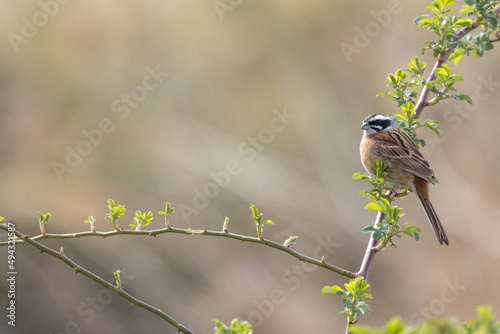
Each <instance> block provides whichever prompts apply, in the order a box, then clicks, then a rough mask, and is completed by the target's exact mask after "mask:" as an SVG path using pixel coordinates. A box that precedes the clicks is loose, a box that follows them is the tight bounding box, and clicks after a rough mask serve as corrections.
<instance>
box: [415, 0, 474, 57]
mask: <svg viewBox="0 0 500 334" xmlns="http://www.w3.org/2000/svg"><path fill="white" fill-rule="evenodd" d="M451 6H455V2H454V0H435V1H433V2H432V4H431V5H430V6H429V7H427V8H426V10H428V11H430V12H431V13H432V15H422V16H420V17H417V18H416V19H415V20H414V21H413V22H414V23H415V24H418V25H419V26H420V28H427V29H429V30H431V31H432V32H434V33H435V34H436V35H437V36H438V40H437V41H429V42H427V43H425V44H424V46H423V47H422V50H421V52H422V54H423V53H424V52H425V50H428V49H431V50H433V56H434V58H437V57H438V56H439V57H441V58H443V57H444V56H445V55H446V53H448V51H450V50H451V49H452V48H454V47H456V46H457V45H456V43H454V42H453V38H454V37H455V35H456V32H457V29H460V28H463V27H469V28H470V27H471V26H472V22H473V21H472V19H471V18H462V17H461V16H454V15H449V14H452V13H453V12H452V10H451V9H450V8H448V7H451ZM452 43H454V44H452Z"/></svg>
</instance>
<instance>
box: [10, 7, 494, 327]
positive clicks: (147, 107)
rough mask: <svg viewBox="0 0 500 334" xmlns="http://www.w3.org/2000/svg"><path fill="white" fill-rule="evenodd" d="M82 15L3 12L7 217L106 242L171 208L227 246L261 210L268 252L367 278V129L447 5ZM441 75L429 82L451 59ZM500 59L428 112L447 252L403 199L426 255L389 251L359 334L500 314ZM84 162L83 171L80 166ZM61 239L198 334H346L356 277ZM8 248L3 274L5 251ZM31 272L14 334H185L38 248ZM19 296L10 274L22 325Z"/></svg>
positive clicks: (178, 238) (187, 239) (162, 245)
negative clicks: (115, 210)
mask: <svg viewBox="0 0 500 334" xmlns="http://www.w3.org/2000/svg"><path fill="white" fill-rule="evenodd" d="M61 2H64V1H61ZM66 2H67V3H60V2H58V1H55V0H45V1H40V2H38V1H7V2H4V3H2V8H3V9H2V11H1V12H0V29H1V32H2V33H1V34H2V36H3V37H2V39H1V40H0V44H1V48H0V50H1V51H0V71H1V76H0V157H1V158H0V215H1V216H4V217H5V218H6V219H7V220H10V221H13V222H15V223H16V226H17V228H18V229H19V230H20V231H22V232H23V233H27V234H31V235H37V234H39V229H38V218H37V213H38V212H42V213H45V212H50V213H52V217H53V221H52V223H50V224H49V225H48V226H47V227H46V228H47V231H48V232H51V233H68V232H77V231H84V230H87V229H88V225H85V224H84V223H83V221H84V220H86V219H87V218H88V216H89V215H92V216H94V217H96V218H97V223H96V228H97V230H99V231H106V230H111V229H112V226H111V223H110V221H108V220H104V215H105V214H106V212H107V204H106V200H107V199H108V198H112V199H114V200H115V202H116V203H117V204H123V205H125V207H126V208H127V213H126V216H125V217H122V218H121V219H120V220H119V225H120V226H121V227H127V225H128V224H130V223H131V221H132V217H133V213H134V211H135V210H142V211H143V212H144V211H146V212H148V211H152V212H153V213H154V214H155V219H154V220H153V222H152V224H151V225H150V226H149V227H151V228H161V227H162V226H163V219H162V218H161V217H160V216H158V215H157V214H156V213H157V211H158V210H163V209H164V207H165V202H166V201H169V202H171V203H172V205H173V206H174V208H175V209H176V213H175V214H174V216H173V217H172V219H171V222H172V225H173V226H175V227H182V228H187V227H190V228H192V229H211V230H220V229H221V228H222V222H223V220H224V217H226V216H227V217H229V218H230V224H229V230H230V231H232V232H235V233H240V234H245V235H255V227H254V223H253V221H252V219H251V214H250V210H249V206H250V204H251V203H254V204H255V205H257V206H258V208H259V209H260V211H261V212H262V213H264V219H272V220H273V221H275V222H276V226H270V227H267V228H266V229H265V236H266V237H267V238H270V239H272V240H276V241H284V240H285V239H287V238H288V237H289V236H290V235H297V236H299V239H298V244H297V245H296V246H293V248H294V249H296V250H298V251H300V252H302V253H304V254H307V255H311V256H312V255H313V254H314V253H315V251H316V252H319V254H320V256H321V255H326V256H327V260H328V262H330V263H333V264H336V265H338V266H341V267H343V268H346V269H348V270H351V271H357V270H358V268H359V265H360V263H361V260H362V257H363V254H364V252H365V247H366V243H367V241H368V235H366V234H363V233H361V229H362V228H363V227H364V226H366V225H369V224H372V222H373V219H374V213H373V212H371V211H367V210H364V209H363V208H364V206H365V204H366V200H365V199H364V198H362V197H360V196H359V195H358V192H359V190H361V189H366V187H367V184H364V183H362V182H361V181H355V180H352V178H351V177H352V175H353V173H355V172H362V171H363V170H362V165H361V163H360V161H359V153H358V146H359V141H360V138H361V130H360V125H361V120H362V119H363V118H364V117H365V116H366V115H368V114H370V113H374V112H378V113H385V114H394V113H396V112H397V111H398V109H397V107H396V105H395V103H393V102H392V101H389V100H388V99H387V100H386V99H381V98H377V97H376V94H378V93H380V92H383V91H385V90H386V87H385V85H386V76H387V73H389V72H394V71H395V70H397V69H398V68H405V67H406V65H407V63H408V62H409V60H410V59H411V57H412V56H414V55H419V53H420V47H421V45H422V44H423V43H424V42H425V41H427V40H428V39H430V38H431V37H432V36H431V35H430V33H428V32H427V31H424V30H419V29H418V28H417V27H415V26H414V25H413V23H412V22H413V19H414V18H415V17H416V16H419V15H422V14H424V13H425V10H424V8H425V7H426V6H427V5H428V2H426V1H401V2H399V1H378V0H377V1H370V2H360V1H354V2H353V1H335V0H315V1H295V2H290V1H285V0H266V1H243V0H242V1H225V0H221V1H193V0H184V1H167V2H159V1H140V2H139V1H130V0H127V1H124V0H121V1H105V2H102V1H96V0H89V1H76V0H75V1H66ZM459 4H460V2H459ZM224 5H225V6H224ZM34 23H36V24H37V25H38V27H37V26H36V25H35V26H34V27H33V26H30V25H31V24H34ZM359 31H363V32H364V34H366V32H367V31H368V33H369V36H368V35H367V37H365V38H363V36H361V34H360V33H359ZM342 43H344V44H342ZM342 45H343V46H344V48H346V47H347V48H349V47H348V46H347V45H350V46H351V49H349V50H351V51H352V52H348V53H347V54H346V53H345V52H343V51H342V48H341V46H342ZM353 48H355V49H353ZM423 59H424V60H425V61H427V62H428V71H429V70H430V68H431V67H432V66H433V64H434V62H433V59H432V58H431V57H430V55H427V54H426V55H425V56H423ZM499 60H500V53H499V51H498V50H496V49H494V50H492V51H490V52H487V53H486V54H485V56H484V57H482V58H481V59H475V58H474V57H470V58H467V59H464V60H462V61H461V62H460V63H459V66H458V67H456V68H455V67H453V66H452V69H453V71H454V72H455V73H457V74H460V75H462V76H464V78H465V79H466V81H465V82H463V83H459V84H457V88H459V89H460V92H461V93H466V94H469V95H470V96H471V97H472V98H473V100H474V104H473V106H467V108H466V107H465V106H464V104H465V102H458V101H445V102H444V103H442V104H440V105H438V106H436V107H433V108H432V109H431V108H429V109H426V110H425V112H424V115H423V118H424V119H425V118H432V119H436V120H438V121H439V122H440V129H441V131H442V136H441V138H437V137H436V136H435V135H433V134H432V133H431V131H429V130H428V129H422V130H421V131H420V132H419V135H420V136H421V137H422V138H424V139H426V140H427V142H428V145H427V147H426V148H425V149H424V150H423V152H424V154H425V155H426V156H427V158H428V160H429V161H430V162H431V164H432V166H433V168H434V170H435V172H436V175H437V176H438V178H439V180H440V184H439V185H438V186H436V187H432V199H433V202H434V206H435V207H436V209H437V210H438V213H439V216H440V217H441V220H442V222H443V224H444V226H445V228H446V231H447V233H448V236H449V239H450V246H449V247H445V246H440V245H439V244H438V243H437V241H436V240H435V238H434V235H433V233H432V231H431V229H430V227H429V224H428V222H427V220H426V218H425V215H424V213H423V211H422V209H421V207H420V204H419V203H418V201H417V200H416V198H415V197H414V196H409V197H408V198H405V199H401V200H398V202H399V205H400V206H402V207H404V211H405V212H406V216H405V218H406V219H407V220H408V221H409V222H410V223H411V224H414V225H418V226H420V227H421V228H422V229H423V232H422V236H421V240H420V241H418V242H415V241H414V240H411V239H410V238H402V239H401V240H398V242H397V245H398V248H397V249H388V250H386V251H384V252H383V253H381V254H378V255H377V257H376V259H375V262H374V266H373V268H372V270H371V273H370V283H371V284H372V286H373V291H372V292H373V294H374V296H375V299H374V300H373V301H371V305H372V307H373V309H374V310H375V313H373V314H369V315H367V316H366V317H364V318H363V319H362V323H366V324H371V325H381V324H383V323H385V322H386V321H387V320H388V319H390V318H391V317H393V316H401V317H403V318H404V319H405V320H407V321H409V322H412V323H418V322H420V321H423V320H424V319H425V318H427V317H430V316H435V317H438V318H445V317H454V318H457V319H460V320H465V319H468V318H471V317H474V316H475V309H476V307H477V306H478V305H485V304H490V305H492V306H493V307H494V310H496V311H497V312H498V310H499V309H500V302H499V298H498V296H499V292H500V291H499V285H498V284H497V282H498V274H499V272H500V269H499V267H498V260H499V257H500V245H499V243H498V234H499V232H500V225H499V224H498V223H499V218H498V217H499V216H500V209H499V206H498V203H499V200H500V195H499V193H498V189H499V187H500V181H499V178H498V166H499V165H500V152H499V150H498V135H497V133H498V124H499V123H500V115H499V113H498V110H499V107H498V106H499V102H500V67H499V66H498V64H499ZM151 72H156V80H154V78H155V77H153V76H151V74H150V73H151ZM167 73H168V74H167ZM427 73H428V72H427ZM144 82H146V86H145V83H144ZM153 86H156V87H154V88H153ZM145 87H147V88H148V89H145ZM127 99H128V100H127ZM127 101H128V102H127ZM278 114H280V115H288V116H286V117H285V116H282V118H277V116H276V115H278ZM283 119H284V121H283ZM103 122H104V123H103ZM103 124H104V125H103ZM99 127H103V128H104V130H106V131H107V132H106V133H102V138H101V137H100V136H99V135H98V134H96V131H93V130H94V129H96V128H97V129H98V128H99ZM85 132H90V133H93V134H94V144H92V145H90V146H89V145H88V144H85V140H88V139H87V138H86V136H85V134H84V133H85ZM78 149H79V150H80V151H81V152H84V156H82V155H81V154H80V158H81V159H78V158H75V157H70V158H68V152H70V151H71V150H75V151H76V150H78ZM67 159H69V160H68V161H67ZM234 161H236V163H237V166H238V167H239V168H236V169H232V171H233V174H234V175H230V178H229V179H227V178H226V179H224V178H222V179H221V180H223V182H224V183H223V187H219V186H218V187H214V183H213V179H212V177H211V175H214V173H215V174H216V173H218V175H222V174H221V173H220V171H223V170H226V169H227V168H228V167H227V166H228V163H229V164H230V165H231V164H233V165H234V164H235V162H234ZM68 163H70V164H71V166H70V165H68ZM62 165H65V166H66V167H62ZM54 166H58V169H57V171H58V172H57V171H56V169H55V168H54ZM230 168H234V166H233V167H230ZM235 170H236V171H235ZM206 191H208V192H209V193H210V194H211V195H210V196H211V198H207V199H206V200H205V201H204V200H203V199H202V198H201V197H200V195H199V193H203V192H206ZM196 194H198V195H196ZM1 235H2V236H3V237H2V238H3V239H6V238H7V237H6V234H5V233H1ZM44 244H45V245H47V246H50V247H52V248H54V249H59V248H60V247H64V249H65V252H66V255H67V256H68V257H69V258H71V259H73V260H74V261H75V262H77V263H78V264H80V265H83V266H84V267H86V268H88V269H89V270H91V271H93V272H94V273H96V274H98V275H100V276H101V277H104V278H106V279H109V280H110V281H112V280H113V271H114V270H117V269H121V270H122V273H123V277H124V279H125V281H126V291H128V292H129V293H131V294H133V295H135V296H137V297H139V298H140V299H142V300H144V301H146V302H148V303H150V304H152V305H154V306H156V307H158V308H160V309H162V310H164V311H165V312H166V313H168V314H170V315H171V316H173V317H174V318H175V319H177V320H178V321H180V322H181V323H183V324H185V325H186V326H187V327H189V328H190V329H191V330H193V331H194V332H196V333H211V332H212V328H213V323H212V322H211V321H212V319H213V318H218V319H220V320H222V321H224V322H229V321H230V320H231V319H232V318H234V317H239V318H240V319H245V320H249V321H251V322H253V324H254V329H255V333H340V332H341V331H342V330H343V328H344V325H345V318H344V317H343V316H340V317H339V316H337V312H339V311H340V310H341V309H342V306H341V302H340V300H339V298H336V297H335V296H333V295H322V294H321V288H322V287H323V286H324V285H335V284H343V283H345V282H346V281H347V279H345V278H344V277H341V276H339V275H336V274H334V273H331V272H328V271H325V270H319V269H316V268H313V267H311V266H304V267H303V266H302V264H301V263H300V262H299V261H297V260H296V259H295V258H292V257H290V256H288V255H286V254H284V253H281V252H279V251H275V250H272V249H270V248H266V247H261V246H259V245H256V244H247V243H241V242H237V241H234V240H226V239H219V238H213V237H197V236H185V235H174V234H168V235H161V236H159V237H157V238H155V239H153V238H148V237H137V238H136V237H130V236H122V237H113V238H108V239H101V238H82V239H75V240H72V239H70V240H45V241H44ZM322 245H323V246H322ZM325 245H327V246H326V247H325ZM320 246H322V247H320ZM318 247H320V248H318ZM0 253H1V254H2V255H1V256H2V258H3V259H2V260H0V263H1V264H2V266H1V268H3V269H2V271H3V272H5V274H4V275H2V276H3V277H6V272H7V268H6V267H5V266H4V264H5V263H6V257H7V252H6V249H5V247H4V248H3V249H2V250H0ZM16 258H17V259H16V265H17V270H18V275H17V288H16V292H17V296H16V302H17V304H16V305H17V322H16V327H15V328H12V327H10V326H8V325H7V321H6V319H5V316H3V317H2V319H3V320H1V321H0V332H2V333H35V332H36V333H54V334H55V333H70V332H71V333H73V332H74V333H104V332H105V333H139V332H141V333H159V332H162V333H176V332H177V331H176V329H174V328H173V327H171V326H170V325H168V324H167V323H165V322H164V321H163V320H161V319H160V318H158V317H156V316H154V315H152V314H150V313H148V312H146V311H144V310H142V309H140V308H137V307H133V306H131V305H130V304H129V303H128V302H127V301H125V300H123V299H121V298H119V297H117V296H115V295H111V294H109V293H108V292H106V291H105V290H103V289H102V287H101V286H99V285H97V284H96V283H95V282H93V281H90V280H89V279H87V278H85V277H84V276H82V275H75V274H74V272H73V271H72V270H71V269H70V268H69V267H67V266H66V265H64V264H63V263H62V262H60V261H57V260H56V259H54V258H52V257H50V256H48V255H46V254H40V252H39V251H37V250H36V249H34V248H33V247H30V246H26V245H19V246H18V247H17V250H16ZM6 289H7V282H6V280H5V279H2V280H1V283H0V294H1V297H0V303H1V308H2V309H3V310H4V311H3V312H5V309H6V307H7V296H6V295H7V290H6ZM276 296H279V298H278V297H276ZM271 298H274V300H275V302H274V303H273V302H270V300H271Z"/></svg>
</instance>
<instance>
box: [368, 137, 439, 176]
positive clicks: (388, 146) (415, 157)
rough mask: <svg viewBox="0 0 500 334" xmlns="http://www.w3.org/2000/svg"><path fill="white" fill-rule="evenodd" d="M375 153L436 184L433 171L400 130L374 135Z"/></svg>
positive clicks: (409, 138)
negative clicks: (376, 143) (375, 142)
mask: <svg viewBox="0 0 500 334" xmlns="http://www.w3.org/2000/svg"><path fill="white" fill-rule="evenodd" d="M374 139H375V140H376V141H377V142H378V144H379V145H377V152H378V154H380V155H381V156H383V157H385V158H386V159H388V160H389V161H391V162H392V163H393V164H395V165H396V166H398V167H399V168H401V169H403V170H405V171H407V172H408V173H410V174H413V175H415V176H418V177H421V178H422V179H425V180H427V181H429V182H431V183H435V182H437V179H436V177H435V176H434V171H433V170H432V169H431V166H430V165H429V163H428V162H427V160H425V158H424V156H423V155H422V153H420V152H419V151H418V147H417V145H416V144H415V142H414V141H413V139H411V137H410V136H409V135H408V134H407V133H406V132H405V131H404V130H402V129H395V130H393V131H383V132H379V133H377V134H376V135H375V138H374Z"/></svg>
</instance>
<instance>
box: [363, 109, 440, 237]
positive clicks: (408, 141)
mask: <svg viewBox="0 0 500 334" xmlns="http://www.w3.org/2000/svg"><path fill="white" fill-rule="evenodd" d="M361 129H362V130H363V138H362V139H361V144H360V146H359V150H360V155H361V163H362V164H363V166H364V167H365V169H366V171H367V172H368V173H370V174H372V175H374V170H373V164H374V163H375V162H377V161H378V160H379V159H380V160H382V161H383V162H384V163H385V164H386V165H387V168H386V172H387V173H388V174H387V176H386V177H385V180H386V181H388V182H391V183H393V184H394V185H395V187H396V189H398V190H401V189H409V190H411V191H413V192H414V193H416V194H417V196H418V198H419V200H420V204H421V205H422V207H423V209H424V211H425V214H426V216H427V219H428V220H429V222H430V224H431V226H432V229H433V230H434V234H435V235H436V238H437V239H438V241H439V243H440V244H441V245H442V244H443V243H445V244H446V245H449V242H448V237H447V235H446V232H445V231H444V228H443V225H441V221H440V220H439V218H438V216H437V214H436V211H435V210H434V206H433V205H432V203H431V200H430V197H429V183H431V184H433V185H434V184H436V183H439V182H438V180H437V178H436V176H435V175H434V171H433V170H432V169H431V167H430V164H429V163H428V162H427V160H425V158H424V156H423V155H422V153H420V152H419V150H418V147H417V145H416V144H415V142H414V141H413V139H412V138H411V137H410V135H409V134H408V133H406V131H404V130H403V129H402V128H400V127H399V126H398V124H397V123H396V122H395V121H394V120H393V119H392V118H390V117H388V116H385V115H382V114H371V115H368V116H367V117H366V118H365V119H364V120H363V125H362V126H361Z"/></svg>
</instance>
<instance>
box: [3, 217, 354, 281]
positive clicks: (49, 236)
mask: <svg viewBox="0 0 500 334" xmlns="http://www.w3.org/2000/svg"><path fill="white" fill-rule="evenodd" d="M0 228H1V229H3V230H7V226H6V225H0ZM165 233H179V234H186V235H204V236H215V237H224V238H230V239H236V240H240V241H247V242H252V243H256V244H263V245H266V246H268V247H271V248H275V249H278V250H280V251H282V252H285V253H288V254H290V255H291V256H293V257H295V258H297V259H299V260H300V261H303V262H307V263H311V264H314V265H316V266H319V267H322V268H325V269H327V270H330V271H333V272H335V273H337V274H339V275H342V276H345V277H349V278H355V277H356V274H355V273H353V272H351V271H348V270H345V269H342V268H340V267H337V266H334V265H332V264H329V263H326V262H324V261H322V260H321V259H319V260H318V259H314V258H312V257H309V256H306V255H303V254H301V253H299V252H297V251H295V250H293V249H291V248H289V247H286V246H284V245H283V244H281V243H278V242H275V241H271V240H267V239H263V240H260V239H259V238H255V237H249V236H244V235H240V234H235V233H229V232H224V231H208V230H191V229H182V228H172V227H168V228H162V229H157V230H139V231H136V230H120V231H114V230H113V231H108V232H91V231H88V232H77V233H65V234H53V233H46V234H45V235H42V234H40V235H37V236H36V237H33V238H30V240H33V241H38V240H43V239H73V238H82V237H101V238H106V237H112V236H116V235H146V236H157V235H160V234H165ZM23 242H24V241H22V240H16V243H23ZM6 245H7V242H0V247H1V246H6Z"/></svg>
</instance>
